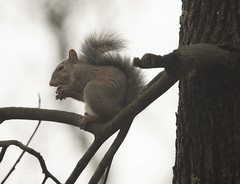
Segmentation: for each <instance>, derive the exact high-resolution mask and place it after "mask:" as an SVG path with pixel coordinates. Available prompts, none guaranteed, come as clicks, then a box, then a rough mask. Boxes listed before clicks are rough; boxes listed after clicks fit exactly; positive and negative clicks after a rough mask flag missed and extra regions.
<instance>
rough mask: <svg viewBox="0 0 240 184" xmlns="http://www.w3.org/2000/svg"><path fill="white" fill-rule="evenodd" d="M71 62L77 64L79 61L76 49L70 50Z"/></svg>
mask: <svg viewBox="0 0 240 184" xmlns="http://www.w3.org/2000/svg"><path fill="white" fill-rule="evenodd" d="M69 61H70V62H72V63H76V62H77V61H78V57H77V53H76V51H75V50H74V49H70V50H69Z"/></svg>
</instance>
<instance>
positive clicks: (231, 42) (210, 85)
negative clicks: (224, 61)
mask: <svg viewBox="0 0 240 184" xmlns="http://www.w3.org/2000/svg"><path fill="white" fill-rule="evenodd" d="M182 3H183V6H182V16H181V18H180V23H181V29H180V42H179V43H180V46H183V45H189V44H192V43H195V44H196V43H210V44H215V45H218V46H220V47H222V48H224V49H228V50H229V51H230V52H231V50H235V51H236V50H238V49H240V1H239V0H212V1H209V0H192V1H190V0H182ZM239 92H240V57H239V55H236V57H233V58H232V61H231V62H229V64H228V65H227V66H223V65H222V66H221V65H219V66H216V67H215V66H212V67H208V68H206V69H197V70H194V71H192V72H190V73H189V74H188V75H187V76H185V77H184V78H183V79H181V80H180V82H179V110H178V115H177V139H176V161H175V166H174V178H173V183H174V184H188V183H193V184H197V183H203V184H208V183H216V184H217V183H224V184H228V183H229V184H230V183H231V184H233V183H234V184H235V183H236V184H239V183H240V93H239Z"/></svg>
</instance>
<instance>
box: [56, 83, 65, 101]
mask: <svg viewBox="0 0 240 184" xmlns="http://www.w3.org/2000/svg"><path fill="white" fill-rule="evenodd" d="M62 87H63V86H59V87H58V88H57V91H56V99H60V100H62V99H66V95H65V94H64V90H63V88H62Z"/></svg>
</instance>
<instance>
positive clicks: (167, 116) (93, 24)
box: [0, 0, 181, 184]
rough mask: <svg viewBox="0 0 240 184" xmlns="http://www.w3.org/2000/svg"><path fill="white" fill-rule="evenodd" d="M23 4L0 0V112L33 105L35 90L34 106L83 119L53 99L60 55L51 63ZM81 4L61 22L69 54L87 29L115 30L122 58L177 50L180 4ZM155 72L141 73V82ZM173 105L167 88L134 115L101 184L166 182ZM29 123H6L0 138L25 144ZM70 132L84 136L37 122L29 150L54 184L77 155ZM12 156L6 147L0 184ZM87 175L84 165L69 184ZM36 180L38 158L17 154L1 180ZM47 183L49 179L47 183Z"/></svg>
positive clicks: (39, 23) (46, 38)
mask: <svg viewBox="0 0 240 184" xmlns="http://www.w3.org/2000/svg"><path fill="white" fill-rule="evenodd" d="M25 1H26V0H25ZM25 1H17V0H8V1H3V0H0V57H1V60H0V63H1V68H2V70H1V72H0V80H1V91H0V107H8V106H21V107H37V106H38V96H37V94H38V93H40V95H41V100H42V103H41V106H42V108H50V109H63V110H68V111H74V112H76V113H80V114H83V107H84V106H83V104H82V103H81V102H77V101H74V100H68V101H71V102H72V104H73V105H71V106H67V105H68V103H66V102H60V101H56V100H55V93H54V92H55V89H53V88H51V87H50V86H49V85H48V82H49V80H50V76H51V73H52V71H53V70H54V68H55V66H56V63H57V62H58V61H59V60H60V59H64V58H58V57H59V54H58V50H57V49H58V47H57V46H56V44H57V42H56V40H55V38H54V35H53V32H52V31H51V30H49V29H50V28H49V27H47V25H46V22H45V20H44V15H41V14H40V13H38V12H36V13H34V14H32V15H31V16H30V14H28V13H27V12H26V11H27V8H26V7H25V4H24V3H25ZM26 2H27V1H26ZM89 2H90V1H89ZM99 2H100V1H99ZM79 6H80V5H79ZM85 6H86V9H85V11H81V12H79V13H78V12H76V13H74V14H73V15H72V16H71V17H69V22H68V25H67V26H66V29H67V30H68V32H69V35H68V39H69V40H71V42H70V45H69V49H70V48H74V49H76V50H78V49H79V45H80V43H81V40H82V39H83V37H84V36H85V35H87V34H89V33H91V32H93V31H115V32H119V33H121V34H122V36H123V37H124V38H125V39H127V40H128V50H127V54H128V55H130V56H131V58H133V57H141V56H142V55H143V54H145V53H154V54H159V55H164V54H167V53H169V52H171V51H172V50H174V49H176V48H177V47H178V34H179V16H180V14H181V2H180V0H168V1H166V0H142V1H137V0H132V1H129V0H121V1H120V0H112V1H109V2H108V3H102V4H101V3H98V4H97V5H96V4H95V5H94V4H89V3H87V1H86V2H85ZM99 6H102V7H101V8H99ZM75 8H76V7H75ZM106 17H107V19H106ZM103 20H104V21H103ZM66 57H67V53H66ZM59 62H60V61H59ZM159 71H160V69H154V70H153V69H148V70H146V71H144V74H145V79H146V82H148V81H149V80H150V79H152V78H153V77H154V76H155V75H156V74H157V73H158V72H159ZM177 103H178V87H177V85H174V86H173V87H172V88H171V89H170V90H169V91H167V92H166V93H165V94H164V95H163V96H161V97H160V98H159V99H157V100H156V101H155V102H154V103H153V104H151V105H150V106H149V107H148V108H147V109H146V110H144V112H142V113H141V114H140V115H138V116H137V117H136V118H135V121H134V123H133V126H132V127H131V129H130V132H129V134H128V135H127V138H126V139H125V141H124V143H123V144H122V146H121V147H120V149H119V151H118V152H117V154H116V155H115V157H114V161H113V165H112V168H111V171H110V179H109V183H114V184H132V183H138V184H145V183H149V184H159V183H171V181H172V167H173V166H174V157H175V130H176V127H175V122H176V118H175V112H176V111H177ZM36 124H37V122H36V123H35V122H32V121H23V120H21V121H16V120H14V121H13V120H12V121H6V122H4V123H3V124H1V125H0V140H8V139H17V140H19V141H21V142H23V143H26V142H27V140H28V138H29V136H30V135H31V133H32V131H33V129H34V127H35V126H36ZM76 133H79V134H86V135H88V133H85V132H83V131H80V130H78V129H77V128H76V129H75V133H74V132H73V128H70V127H69V126H66V125H59V124H55V123H48V122H43V123H42V125H41V126H40V129H39V131H38V132H37V134H36V136H35V137H34V140H33V141H32V143H31V145H30V147H32V148H34V149H35V150H36V151H39V152H40V153H41V154H42V156H43V157H44V158H45V161H46V164H47V167H48V169H49V171H50V172H52V173H53V174H54V175H55V176H56V177H57V178H58V179H59V180H60V181H62V182H64V181H65V180H66V179H67V177H68V176H69V174H70V173H71V171H72V170H73V168H74V167H75V165H76V163H77V161H78V160H79V158H80V157H81V156H82V154H83V153H84V151H85V150H82V148H81V147H79V146H80V145H81V141H80V140H78V137H77V136H76ZM89 138H92V136H91V135H89ZM107 144H110V143H107ZM107 148H108V147H107V146H104V147H103V148H102V149H101V150H100V156H101V154H103V153H104V151H106V150H107ZM20 152H21V151H20V150H19V149H16V148H15V147H10V148H8V150H7V153H6V155H5V157H4V160H3V161H2V163H1V164H0V181H1V180H2V178H3V177H4V176H5V175H6V172H7V171H8V170H9V169H10V167H11V166H12V164H13V163H14V162H15V160H16V158H17V156H18V155H19V154H20ZM100 156H98V158H100ZM89 172H92V169H91V168H87V171H86V172H84V173H83V175H82V176H80V178H79V180H78V182H77V183H87V181H88V180H89V178H90V176H91V174H92V173H89ZM42 179H43V175H42V173H41V168H40V165H39V163H38V161H37V160H36V159H35V158H34V157H32V156H29V155H28V154H25V156H24V158H23V159H22V161H21V162H20V164H19V165H18V166H17V168H16V170H15V171H14V173H13V174H12V176H11V177H10V178H9V179H8V182H6V183H11V184H18V183H19V184H20V183H24V184H30V183H41V181H42ZM47 183H53V182H52V181H51V180H48V182H47Z"/></svg>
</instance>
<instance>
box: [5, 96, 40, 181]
mask: <svg viewBox="0 0 240 184" xmlns="http://www.w3.org/2000/svg"><path fill="white" fill-rule="evenodd" d="M38 108H39V109H40V108H41V97H40V94H39V93H38ZM40 124H41V120H39V121H38V124H37V126H36V127H35V129H34V131H33V133H32V135H31V137H30V138H29V140H28V142H27V144H26V146H28V145H29V144H30V142H31V140H32V139H33V137H34V135H35V134H36V132H37V130H38V128H39V126H40ZM3 151H6V150H3ZM25 152H26V151H25V150H23V151H22V153H21V154H20V156H19V157H18V159H17V160H16V162H15V163H14V164H13V166H12V168H11V169H10V171H9V172H8V173H7V175H6V176H5V177H4V179H3V180H2V182H1V184H4V183H5V181H6V180H7V179H8V178H9V176H10V175H11V174H12V172H13V171H14V170H15V168H16V166H17V164H18V163H19V162H20V160H21V159H22V157H23V155H24V153H25ZM4 153H5V152H4ZM4 153H3V154H4Z"/></svg>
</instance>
